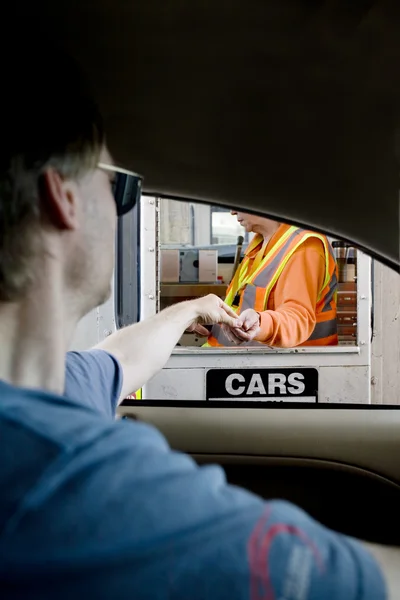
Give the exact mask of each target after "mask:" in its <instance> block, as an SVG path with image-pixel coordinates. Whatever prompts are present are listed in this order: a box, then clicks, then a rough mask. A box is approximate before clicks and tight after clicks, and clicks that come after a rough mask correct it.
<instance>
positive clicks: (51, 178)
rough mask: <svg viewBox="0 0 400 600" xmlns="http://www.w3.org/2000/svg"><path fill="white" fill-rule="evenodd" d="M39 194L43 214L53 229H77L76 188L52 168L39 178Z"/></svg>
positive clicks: (77, 207)
mask: <svg viewBox="0 0 400 600" xmlns="http://www.w3.org/2000/svg"><path fill="white" fill-rule="evenodd" d="M39 193H40V198H41V201H42V206H43V209H44V212H45V214H46V216H47V218H48V219H49V221H50V222H51V223H52V225H53V226H54V227H57V228H59V229H70V230H73V229H78V227H79V206H78V194H77V186H76V185H75V184H74V183H73V182H72V181H70V180H68V179H63V177H62V176H61V175H60V174H59V173H58V172H57V171H56V170H55V169H53V168H51V167H50V168H48V169H46V170H45V172H44V173H43V174H42V175H41V177H40V182H39Z"/></svg>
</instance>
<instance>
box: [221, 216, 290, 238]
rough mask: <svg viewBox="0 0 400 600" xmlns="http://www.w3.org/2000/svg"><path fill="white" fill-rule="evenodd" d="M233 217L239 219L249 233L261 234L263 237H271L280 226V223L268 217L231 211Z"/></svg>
mask: <svg viewBox="0 0 400 600" xmlns="http://www.w3.org/2000/svg"><path fill="white" fill-rule="evenodd" d="M231 214H232V215H235V216H236V217H237V220H238V222H239V223H240V225H242V227H244V229H245V231H246V232H247V233H259V234H260V235H262V236H263V237H268V236H271V234H273V233H274V231H276V230H277V229H278V227H279V225H280V223H278V221H273V220H272V219H267V218H266V217H258V216H257V215H251V214H249V213H244V212H238V211H235V210H232V211H231Z"/></svg>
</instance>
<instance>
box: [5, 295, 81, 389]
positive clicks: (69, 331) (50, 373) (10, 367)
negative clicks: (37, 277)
mask: <svg viewBox="0 0 400 600" xmlns="http://www.w3.org/2000/svg"><path fill="white" fill-rule="evenodd" d="M55 289H57V288H56V286H54V287H51V286H49V285H48V286H45V287H43V288H42V289H40V288H36V289H35V290H33V291H32V293H31V294H30V296H29V300H28V299H26V300H24V301H22V302H19V303H0V339H1V341H2V343H1V348H0V380H3V381H5V382H7V383H10V384H12V385H15V386H19V387H26V388H36V389H44V390H47V391H50V392H54V393H57V394H62V393H63V392H64V379H65V354H66V351H67V348H68V345H69V343H70V339H71V338H72V335H73V332H74V330H75V326H76V324H77V322H78V318H73V317H71V315H68V314H67V310H66V306H67V303H66V300H65V298H63V297H61V296H62V294H60V293H58V294H57V293H56V292H55V291H54V290H55ZM58 289H61V288H58ZM58 296H60V297H58Z"/></svg>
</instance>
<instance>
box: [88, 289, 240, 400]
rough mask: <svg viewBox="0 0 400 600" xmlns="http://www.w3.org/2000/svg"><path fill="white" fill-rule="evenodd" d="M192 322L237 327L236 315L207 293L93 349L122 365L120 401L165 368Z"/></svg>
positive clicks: (111, 337) (181, 303)
mask: <svg viewBox="0 0 400 600" xmlns="http://www.w3.org/2000/svg"><path fill="white" fill-rule="evenodd" d="M193 323H199V324H201V323H205V324H210V325H212V324H214V323H225V324H226V325H229V326H230V327H238V326H240V321H238V318H237V316H236V314H235V312H234V311H233V310H232V309H231V308H230V307H229V306H227V305H226V304H225V303H224V302H223V301H222V300H221V299H220V298H218V296H215V295H214V294H210V295H208V296H205V297H204V298H198V299H196V300H191V301H188V302H180V303H179V304H174V305H173V306H170V307H169V308H166V309H165V310H163V311H161V312H160V313H158V314H157V315H155V316H154V317H151V318H150V319H146V320H145V321H142V322H141V323H135V324H134V325H130V326H129V327H125V328H124V329H120V330H119V331H116V332H115V333H113V334H112V335H110V336H109V337H108V338H106V339H105V340H104V341H102V342H100V344H98V345H97V346H96V348H98V349H101V350H105V351H106V352H108V353H109V354H112V355H113V356H114V357H115V358H116V359H117V360H118V361H119V363H120V364H121V367H122V370H123V384H122V392H121V396H120V401H122V400H123V399H124V398H126V396H127V395H129V394H131V393H132V392H135V391H136V390H138V389H139V388H141V387H142V385H144V384H145V383H146V382H147V381H148V380H149V379H151V378H152V377H153V375H155V374H156V373H158V371H160V370H161V369H162V368H163V367H164V365H165V363H166V362H167V361H168V359H169V357H170V356H171V352H172V350H173V349H174V348H175V346H176V344H177V342H178V341H179V339H180V337H181V335H182V334H183V333H184V331H185V330H186V329H187V328H188V327H190V326H191V325H192V324H193Z"/></svg>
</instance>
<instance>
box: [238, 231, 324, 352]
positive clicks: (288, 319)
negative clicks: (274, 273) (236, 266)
mask: <svg viewBox="0 0 400 600" xmlns="http://www.w3.org/2000/svg"><path fill="white" fill-rule="evenodd" d="M288 228H289V225H281V226H280V227H279V229H278V230H277V232H276V233H275V234H274V235H273V236H272V238H271V239H270V241H269V243H268V245H267V247H266V249H265V253H267V252H268V251H269V250H270V249H271V248H272V246H273V245H274V244H275V243H276V242H277V241H278V240H279V239H280V237H281V236H282V235H283V234H284V233H285V232H286V231H287V229H288ZM258 250H259V248H256V249H255V250H254V251H253V252H252V253H251V254H250V255H249V258H250V264H249V270H251V268H252V263H253V261H254V258H255V256H256V255H257V251H258ZM324 279H325V253H324V246H323V243H322V242H321V240H318V239H316V238H309V239H308V240H306V241H305V242H304V243H303V244H301V246H300V247H299V248H298V249H297V250H296V251H295V252H294V254H293V256H291V258H290V259H289V261H288V262H287V264H286V266H285V268H284V270H283V272H282V274H281V276H280V277H279V279H278V281H277V282H276V284H275V286H274V287H273V289H272V290H271V294H270V296H269V299H268V304H267V310H266V311H264V312H262V313H261V323H260V332H259V334H258V335H257V337H256V338H255V339H256V340H257V341H259V342H264V343H266V344H268V345H271V346H277V347H283V348H293V347H295V346H299V345H301V344H303V343H304V342H306V341H307V340H308V338H309V337H310V335H311V334H312V332H313V330H314V327H315V323H316V312H315V311H316V306H317V298H318V294H319V292H320V291H321V288H322V285H323V283H324Z"/></svg>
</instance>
